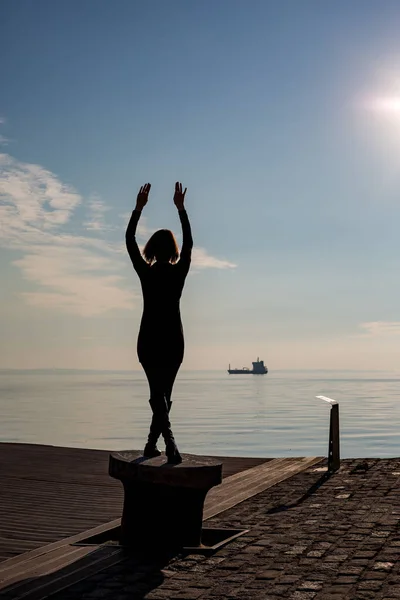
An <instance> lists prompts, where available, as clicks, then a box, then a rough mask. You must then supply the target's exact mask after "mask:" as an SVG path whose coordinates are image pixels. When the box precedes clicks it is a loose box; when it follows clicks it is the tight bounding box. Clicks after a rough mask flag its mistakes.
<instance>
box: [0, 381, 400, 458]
mask: <svg viewBox="0 0 400 600" xmlns="http://www.w3.org/2000/svg"><path fill="white" fill-rule="evenodd" d="M320 395H322V396H326V397H329V398H332V399H334V400H336V401H337V402H338V403H339V412H340V450H341V456H342V457H343V458H361V457H363V458H364V457H382V458H383V457H396V456H399V455H400V435H399V434H400V402H399V397H400V372H398V373H396V372H378V371H375V372H365V371H362V372H360V371H276V372H270V373H268V375H229V374H228V373H227V372H226V371H184V370H182V371H180V372H179V374H178V377H177V380H176V382H175V387H174V393H173V405H172V411H171V422H172V427H173V431H174V435H175V438H176V440H177V443H178V446H179V448H180V450H181V452H187V453H194V454H205V455H219V456H254V457H256V456H260V457H277V456H282V457H284V456H316V455H318V456H327V454H328V439H329V417H330V410H331V405H330V404H329V403H328V402H326V401H324V400H321V399H318V398H317V396H320ZM148 399H149V392H148V385H147V381H146V379H145V376H144V374H143V372H141V371H132V372H127V371H83V370H79V371H78V370H30V371H20V370H0V441H1V442H23V443H31V444H50V445H55V446H67V447H79V448H98V449H103V450H126V449H141V448H143V447H144V443H145V441H146V437H147V433H148V427H149V423H150V420H151V410H150V406H149V402H148ZM160 448H162V444H161V445H160Z"/></svg>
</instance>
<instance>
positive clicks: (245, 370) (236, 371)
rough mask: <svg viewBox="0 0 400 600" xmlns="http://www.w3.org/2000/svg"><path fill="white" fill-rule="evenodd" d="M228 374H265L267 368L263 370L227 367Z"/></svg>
mask: <svg viewBox="0 0 400 600" xmlns="http://www.w3.org/2000/svg"><path fill="white" fill-rule="evenodd" d="M228 373H229V375H266V373H268V369H267V370H266V371H264V372H260V373H259V372H257V371H250V370H249V371H248V370H247V369H243V370H242V369H228Z"/></svg>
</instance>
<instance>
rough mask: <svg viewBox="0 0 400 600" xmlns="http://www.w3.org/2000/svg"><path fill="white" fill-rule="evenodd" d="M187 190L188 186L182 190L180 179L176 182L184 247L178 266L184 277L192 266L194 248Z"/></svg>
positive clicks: (175, 199) (176, 198)
mask: <svg viewBox="0 0 400 600" xmlns="http://www.w3.org/2000/svg"><path fill="white" fill-rule="evenodd" d="M186 190H187V188H185V191H184V192H182V184H181V183H179V182H178V181H177V182H176V184H175V194H174V203H175V206H176V208H177V209H178V214H179V219H180V221H181V225H182V248H181V254H180V259H179V262H178V264H177V267H178V268H179V269H180V271H181V272H182V274H183V276H184V277H186V275H187V273H188V271H189V268H190V262H191V260H192V248H193V238H192V230H191V228H190V223H189V217H188V215H187V212H186V210H185V206H184V202H185V194H186Z"/></svg>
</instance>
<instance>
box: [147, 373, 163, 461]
mask: <svg viewBox="0 0 400 600" xmlns="http://www.w3.org/2000/svg"><path fill="white" fill-rule="evenodd" d="M142 366H143V369H144V372H145V373H146V377H147V381H148V383H149V388H150V400H149V403H150V406H151V410H152V412H153V417H152V420H151V424H150V431H149V435H148V438H147V443H146V446H145V448H144V451H143V455H144V456H146V457H148V458H152V457H154V456H160V455H161V452H160V451H159V449H158V448H157V440H158V438H159V437H160V435H161V427H162V417H161V415H162V412H163V408H162V403H163V393H162V388H160V379H159V377H158V376H157V372H156V370H155V369H151V368H147V367H146V366H145V365H142ZM164 402H165V400H164Z"/></svg>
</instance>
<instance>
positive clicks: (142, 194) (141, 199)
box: [136, 183, 151, 210]
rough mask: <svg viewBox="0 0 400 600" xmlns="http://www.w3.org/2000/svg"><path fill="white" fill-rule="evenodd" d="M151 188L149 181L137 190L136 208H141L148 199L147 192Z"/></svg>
mask: <svg viewBox="0 0 400 600" xmlns="http://www.w3.org/2000/svg"><path fill="white" fill-rule="evenodd" d="M150 188H151V183H145V184H144V185H142V187H141V188H140V190H139V193H138V195H137V198H136V210H142V208H143V207H144V206H146V204H147V200H148V199H149V192H150Z"/></svg>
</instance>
